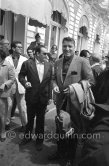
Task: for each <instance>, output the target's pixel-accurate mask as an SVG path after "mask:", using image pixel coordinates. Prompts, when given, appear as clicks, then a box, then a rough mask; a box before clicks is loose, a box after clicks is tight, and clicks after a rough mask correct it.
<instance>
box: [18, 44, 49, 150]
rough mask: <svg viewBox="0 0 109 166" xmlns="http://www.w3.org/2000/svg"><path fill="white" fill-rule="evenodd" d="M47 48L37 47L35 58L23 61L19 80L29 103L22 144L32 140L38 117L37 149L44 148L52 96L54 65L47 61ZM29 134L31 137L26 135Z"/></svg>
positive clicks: (36, 131) (36, 130) (27, 103)
mask: <svg viewBox="0 0 109 166" xmlns="http://www.w3.org/2000/svg"><path fill="white" fill-rule="evenodd" d="M46 54H47V49H46V48H45V47H44V46H39V47H37V48H36V51H35V55H34V59H32V58H30V59H28V60H27V61H26V62H24V63H23V65H22V68H21V71H20V74H19V81H20V82H21V84H22V85H23V86H24V87H25V89H26V93H25V100H26V105H27V118H28V123H27V125H26V131H25V137H24V140H23V141H22V142H21V145H22V144H23V145H24V144H26V143H28V142H29V141H30V140H31V134H32V130H33V124H34V118H35V116H37V119H36V128H35V134H36V137H37V139H36V144H37V150H41V149H42V145H43V140H44V115H45V110H46V106H47V104H48V102H49V101H50V99H51V96H52V89H51V78H52V66H51V64H50V63H49V62H47V61H45V60H44V59H45V57H46ZM26 77H27V79H25V78H26ZM27 134H29V136H30V137H29V139H28V138H26V135H27Z"/></svg>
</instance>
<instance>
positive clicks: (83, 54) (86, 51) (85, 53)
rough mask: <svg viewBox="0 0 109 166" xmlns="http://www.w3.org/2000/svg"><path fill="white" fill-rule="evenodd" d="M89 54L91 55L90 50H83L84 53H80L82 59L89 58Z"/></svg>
mask: <svg viewBox="0 0 109 166" xmlns="http://www.w3.org/2000/svg"><path fill="white" fill-rule="evenodd" d="M87 53H89V51H88V50H82V51H81V52H80V57H85V58H87Z"/></svg>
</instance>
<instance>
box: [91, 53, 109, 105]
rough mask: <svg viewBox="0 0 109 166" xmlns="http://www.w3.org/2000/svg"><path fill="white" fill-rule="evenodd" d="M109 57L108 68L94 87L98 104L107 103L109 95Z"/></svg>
mask: <svg viewBox="0 0 109 166" xmlns="http://www.w3.org/2000/svg"><path fill="white" fill-rule="evenodd" d="M108 57H109V56H107V61H106V68H105V70H103V71H102V72H101V74H100V75H99V76H98V77H97V79H96V84H95V86H94V87H93V94H94V97H95V101H96V103H99V104H101V103H105V102H106V99H107V97H108V95H109V58H108Z"/></svg>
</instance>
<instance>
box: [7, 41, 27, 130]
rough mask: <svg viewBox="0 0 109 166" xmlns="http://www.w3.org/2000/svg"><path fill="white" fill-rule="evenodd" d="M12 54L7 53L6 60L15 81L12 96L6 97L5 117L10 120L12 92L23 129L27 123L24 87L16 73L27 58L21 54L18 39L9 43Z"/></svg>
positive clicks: (20, 45)
mask: <svg viewBox="0 0 109 166" xmlns="http://www.w3.org/2000/svg"><path fill="white" fill-rule="evenodd" d="M11 49H12V52H13V53H12V54H11V55H9V56H8V57H7V58H6V60H7V61H8V62H10V64H11V65H12V66H13V67H14V71H15V77H16V82H15V84H14V85H13V86H12V96H11V97H9V98H8V104H9V110H8V117H7V119H8V120H10V116H11V109H12V105H13V99H14V94H15V97H16V101H17V107H18V109H19V114H20V118H21V124H22V127H21V131H23V130H24V129H25V125H26V123H27V115H26V103H25V96H24V95H25V89H24V87H23V86H22V85H21V83H20V82H19V80H18V74H19V72H20V69H21V66H22V63H23V62H24V61H26V60H27V58H26V57H24V56H22V44H21V42H20V41H14V42H13V43H12V44H11Z"/></svg>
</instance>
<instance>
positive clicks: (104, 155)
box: [79, 68, 109, 166]
mask: <svg viewBox="0 0 109 166" xmlns="http://www.w3.org/2000/svg"><path fill="white" fill-rule="evenodd" d="M98 77H99V79H98V80H97V83H96V92H97V96H95V101H96V104H95V108H96V110H95V117H94V118H93V120H92V121H91V122H90V126H89V127H88V130H87V134H90V139H88V137H87V136H86V137H85V138H86V139H85V142H84V146H83V149H82V157H81V161H80V164H79V166H92V165H93V166H103V165H104V166H108V165H109V68H108V69H106V70H105V71H103V72H102V74H100V75H99V76H98ZM96 97H97V98H96Z"/></svg>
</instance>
